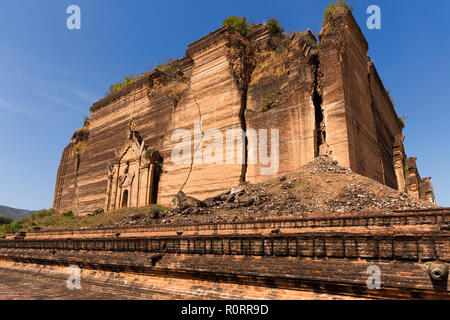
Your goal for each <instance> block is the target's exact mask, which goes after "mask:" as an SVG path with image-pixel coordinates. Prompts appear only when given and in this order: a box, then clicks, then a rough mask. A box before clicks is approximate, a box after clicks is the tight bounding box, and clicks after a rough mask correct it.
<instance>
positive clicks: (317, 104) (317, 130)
mask: <svg viewBox="0 0 450 320" xmlns="http://www.w3.org/2000/svg"><path fill="white" fill-rule="evenodd" d="M310 64H311V66H312V68H313V92H312V101H313V105H314V119H315V127H314V157H318V156H321V155H329V154H330V151H329V146H328V144H327V141H326V139H327V133H326V125H325V116H324V113H323V108H322V103H323V98H322V94H321V90H320V84H319V80H320V79H319V78H320V60H319V57H318V55H316V54H314V55H312V56H311V58H310Z"/></svg>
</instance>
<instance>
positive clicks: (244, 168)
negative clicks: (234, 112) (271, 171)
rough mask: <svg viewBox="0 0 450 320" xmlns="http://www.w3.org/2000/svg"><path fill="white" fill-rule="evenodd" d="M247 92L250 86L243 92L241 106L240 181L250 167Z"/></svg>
mask: <svg viewBox="0 0 450 320" xmlns="http://www.w3.org/2000/svg"><path fill="white" fill-rule="evenodd" d="M247 94H248V87H247V88H245V91H243V92H242V93H241V108H240V109H239V121H240V123H241V129H242V132H243V140H244V160H243V163H242V167H241V175H240V177H239V182H240V183H244V182H245V180H246V175H247V169H248V137H247V123H246V121H245V110H247Z"/></svg>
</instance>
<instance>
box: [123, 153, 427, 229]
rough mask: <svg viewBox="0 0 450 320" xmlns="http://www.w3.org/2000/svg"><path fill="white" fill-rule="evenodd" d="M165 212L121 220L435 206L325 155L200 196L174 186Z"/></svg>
mask: <svg viewBox="0 0 450 320" xmlns="http://www.w3.org/2000/svg"><path fill="white" fill-rule="evenodd" d="M171 207H172V209H170V210H169V211H167V212H164V213H160V214H156V213H154V212H153V213H151V214H150V215H144V216H142V217H130V218H129V221H128V222H121V224H124V223H125V224H127V223H128V224H131V225H134V224H147V225H148V224H155V223H163V224H169V223H170V224H185V223H201V222H205V223H206V222H207V223H210V222H231V221H240V220H246V221H247V220H255V219H261V218H267V217H280V216H296V217H314V216H315V215H317V216H322V215H324V214H325V215H329V216H332V215H333V214H336V215H338V214H339V213H351V212H361V211H365V212H369V211H376V210H382V211H384V212H386V213H389V212H393V211H397V210H414V209H429V208H435V207H436V206H435V205H433V204H431V203H428V202H425V201H422V200H418V199H413V198H411V197H410V196H408V195H407V194H405V193H400V192H398V191H397V190H394V189H391V188H389V187H387V186H384V185H382V184H380V183H378V182H376V181H373V180H371V179H369V178H366V177H363V176H360V175H358V174H355V173H353V172H352V171H351V170H350V169H349V168H345V167H341V166H340V165H339V164H338V162H337V161H334V160H332V159H330V158H328V157H326V156H321V157H318V158H316V159H315V160H314V161H313V162H311V163H309V164H307V165H305V166H304V167H303V168H301V169H300V172H299V173H296V174H291V175H289V176H282V177H280V178H279V179H276V180H273V181H270V182H267V183H261V184H256V185H252V184H249V183H244V184H241V185H239V186H237V187H235V188H232V189H231V190H228V191H226V192H223V193H221V194H219V195H217V196H214V197H211V198H208V199H205V200H203V201H200V200H198V199H195V198H193V197H190V196H187V195H186V194H184V192H183V191H180V192H179V193H178V194H177V195H176V196H175V197H174V199H173V200H172V204H171Z"/></svg>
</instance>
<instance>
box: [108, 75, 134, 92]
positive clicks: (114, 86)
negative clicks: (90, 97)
mask: <svg viewBox="0 0 450 320" xmlns="http://www.w3.org/2000/svg"><path fill="white" fill-rule="evenodd" d="M141 75H142V74H131V75H129V76H127V77H124V80H125V81H121V82H118V83H115V84H112V85H110V86H109V91H110V92H111V93H113V92H116V91H119V90H120V89H122V88H125V87H126V86H128V85H129V84H131V83H133V82H135V81H136V80H137V79H139V77H140V76H141Z"/></svg>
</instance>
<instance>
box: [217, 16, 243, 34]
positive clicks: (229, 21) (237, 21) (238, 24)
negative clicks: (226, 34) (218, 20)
mask: <svg viewBox="0 0 450 320" xmlns="http://www.w3.org/2000/svg"><path fill="white" fill-rule="evenodd" d="M222 24H223V25H224V26H229V27H231V28H233V29H234V30H236V31H237V32H239V33H240V34H241V35H242V36H243V37H245V36H247V35H248V31H249V27H248V25H247V20H246V18H245V16H244V17H242V18H239V17H236V16H232V17H228V18H226V19H225V20H223V22H222Z"/></svg>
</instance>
